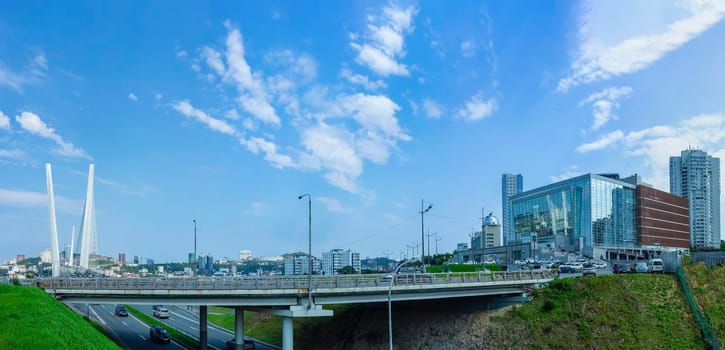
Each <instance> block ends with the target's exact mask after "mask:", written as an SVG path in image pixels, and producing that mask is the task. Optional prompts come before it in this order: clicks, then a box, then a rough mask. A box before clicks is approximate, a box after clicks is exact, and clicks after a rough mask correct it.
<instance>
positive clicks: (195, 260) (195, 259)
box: [191, 219, 199, 277]
mask: <svg viewBox="0 0 725 350" xmlns="http://www.w3.org/2000/svg"><path fill="white" fill-rule="evenodd" d="M191 221H193V222H194V268H193V269H192V271H194V277H196V274H197V269H198V266H199V263H198V260H197V257H196V219H194V220H191Z"/></svg>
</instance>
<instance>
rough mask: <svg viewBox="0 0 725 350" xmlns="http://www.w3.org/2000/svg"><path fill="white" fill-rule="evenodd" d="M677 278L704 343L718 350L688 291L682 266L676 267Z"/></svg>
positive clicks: (708, 326) (714, 337) (713, 335)
mask: <svg viewBox="0 0 725 350" xmlns="http://www.w3.org/2000/svg"><path fill="white" fill-rule="evenodd" d="M677 278H678V279H679V280H680V285H681V286H682V290H683V291H684V292H685V297H686V298H687V302H688V303H689V304H690V308H691V309H692V313H693V314H695V320H696V321H697V323H698V325H699V326H700V330H701V331H702V336H703V338H705V343H706V344H707V345H708V347H709V348H710V349H713V350H720V344H719V342H718V340H717V336H716V335H715V333H713V332H712V329H711V328H710V325H709V324H708V323H707V320H706V319H705V316H703V315H702V311H700V307H699V306H698V305H697V302H696V301H695V297H694V296H693V295H692V291H691V290H690V284H689V283H687V279H686V278H685V270H684V269H683V268H682V266H678V267H677Z"/></svg>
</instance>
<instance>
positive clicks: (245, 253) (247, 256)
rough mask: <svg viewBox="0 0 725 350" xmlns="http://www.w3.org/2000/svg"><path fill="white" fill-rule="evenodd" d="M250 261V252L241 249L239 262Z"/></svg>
mask: <svg viewBox="0 0 725 350" xmlns="http://www.w3.org/2000/svg"><path fill="white" fill-rule="evenodd" d="M247 260H252V251H251V250H249V249H242V250H240V251H239V261H247Z"/></svg>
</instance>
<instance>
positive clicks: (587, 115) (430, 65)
mask: <svg viewBox="0 0 725 350" xmlns="http://www.w3.org/2000/svg"><path fill="white" fill-rule="evenodd" d="M524 4H525V6H523V5H524ZM151 14H153V15H151ZM724 16H725V5H723V3H722V2H718V1H702V2H679V1H673V2H644V3H632V2H629V1H624V0H614V1H602V2H591V3H590V2H579V1H542V2H532V3H519V2H490V3H483V2H478V1H458V2H455V3H445V2H432V1H420V2H418V1H410V2H408V1H405V2H389V1H350V2H340V3H337V2H330V3H319V4H309V3H304V2H289V3H267V2H261V3H257V2H239V3H217V2H214V3H210V4H207V3H189V4H174V6H171V5H170V4H168V3H163V2H151V3H147V2H134V1H125V2H113V3H103V4H101V3H97V2H91V1H88V2H74V3H71V4H67V3H61V2H48V3H42V4H33V3H26V2H9V3H7V4H4V6H3V11H0V38H2V40H0V219H1V220H2V223H3V225H2V228H0V237H2V243H1V244H0V259H3V260H5V259H10V258H12V257H14V256H16V255H17V254H27V255H28V256H31V255H36V254H39V253H40V252H41V251H42V250H43V249H45V248H48V247H49V246H50V242H49V237H50V235H49V232H48V227H49V221H48V220H49V219H48V200H47V193H46V188H45V177H44V173H43V166H44V164H45V163H51V164H52V165H53V180H54V182H55V189H54V191H55V197H56V211H57V229H58V236H59V242H58V245H59V248H60V247H66V246H69V245H70V241H71V234H72V230H73V226H74V225H75V226H76V237H78V235H79V233H78V232H79V231H80V227H81V216H82V212H83V208H84V205H83V204H84V196H85V193H86V187H87V181H86V180H87V175H88V167H89V164H90V163H94V165H95V179H96V183H95V187H94V198H95V201H94V202H95V210H94V212H95V216H96V220H95V222H96V230H95V231H96V233H97V240H96V242H95V246H97V249H98V252H99V253H100V254H102V255H105V256H111V257H115V256H117V254H118V253H119V252H125V253H126V254H127V258H128V259H130V258H131V257H132V256H145V257H151V258H153V259H154V260H155V261H157V262H161V261H186V260H187V257H188V255H187V254H188V253H189V252H193V251H194V225H193V222H192V220H196V221H197V252H211V253H212V254H213V255H214V256H216V257H223V256H226V257H229V258H234V257H237V256H238V255H239V250H240V249H249V250H251V251H253V252H254V253H255V255H256V256H273V255H279V254H283V253H287V252H295V251H307V244H308V243H307V235H308V232H307V219H308V213H307V203H306V201H301V200H298V199H297V198H298V196H299V195H300V194H303V193H310V194H311V202H312V251H313V253H314V254H315V255H318V256H320V255H321V253H322V252H326V251H330V250H332V249H336V248H341V249H353V250H355V251H356V252H360V256H361V258H365V257H375V256H383V255H385V254H384V253H383V252H389V253H388V254H390V256H391V257H396V258H397V257H399V256H400V255H401V253H403V252H405V251H406V250H407V248H406V245H410V244H411V242H420V239H421V217H420V214H419V213H418V212H419V211H420V209H419V206H420V199H421V198H425V200H426V201H428V202H430V203H434V204H435V206H434V209H432V210H431V211H429V212H428V213H426V214H425V229H426V230H425V232H427V229H428V228H430V231H431V232H437V235H436V238H437V239H440V241H436V243H437V244H438V250H439V252H451V251H453V250H454V249H455V248H456V244H457V243H460V242H468V241H469V237H468V234H470V233H471V232H472V231H476V230H478V229H479V228H480V224H481V219H480V216H481V215H480V214H481V208H482V207H483V208H486V211H487V212H489V211H492V212H493V213H494V214H495V215H496V216H497V217H498V218H501V219H502V220H503V219H504V218H503V211H502V210H503V209H502V206H503V203H504V202H503V198H502V189H501V175H502V174H504V173H511V174H521V175H522V176H523V177H524V178H526V185H527V188H536V187H541V186H544V185H547V184H550V183H552V182H555V181H557V180H559V179H566V178H571V177H573V176H576V175H581V174H584V173H594V174H597V173H609V172H619V173H621V174H635V173H636V174H639V175H640V176H642V178H643V179H645V180H646V181H647V182H649V183H651V184H652V185H653V186H654V187H655V188H658V189H661V190H667V189H668V188H669V157H670V156H671V155H676V154H679V152H680V151H681V150H683V149H686V148H687V147H688V145H692V146H693V147H697V148H698V149H702V150H705V151H706V152H707V153H708V154H710V155H712V156H713V157H718V158H722V157H723V155H725V100H723V99H722V96H721V95H722V93H721V92H722V91H723V90H724V88H725V67H723V66H722V62H723V61H724V60H725V43H723V41H722V38H723V37H725V22H724V21H723V20H722V19H723V17H724ZM614 17H616V18H617V21H616V22H614V21H612V20H611V19H612V18H614ZM721 200H722V198H721ZM722 218H723V216H722V215H721V216H720V219H721V220H722ZM432 242H433V240H432V241H431V244H433V243H432ZM426 245H428V242H427V241H426ZM74 248H75V250H76V251H78V249H79V248H80V247H78V246H76V247H74ZM61 250H64V249H61ZM426 251H427V249H426ZM431 251H432V250H431Z"/></svg>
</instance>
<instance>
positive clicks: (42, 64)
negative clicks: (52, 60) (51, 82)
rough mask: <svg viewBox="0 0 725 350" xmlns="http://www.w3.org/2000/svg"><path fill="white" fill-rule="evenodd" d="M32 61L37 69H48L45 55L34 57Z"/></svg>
mask: <svg viewBox="0 0 725 350" xmlns="http://www.w3.org/2000/svg"><path fill="white" fill-rule="evenodd" d="M33 61H35V64H36V65H38V67H40V68H43V69H48V60H47V59H46V58H45V54H40V55H38V56H35V58H33Z"/></svg>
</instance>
